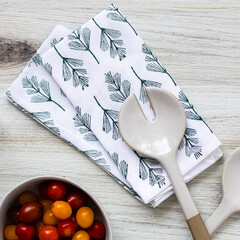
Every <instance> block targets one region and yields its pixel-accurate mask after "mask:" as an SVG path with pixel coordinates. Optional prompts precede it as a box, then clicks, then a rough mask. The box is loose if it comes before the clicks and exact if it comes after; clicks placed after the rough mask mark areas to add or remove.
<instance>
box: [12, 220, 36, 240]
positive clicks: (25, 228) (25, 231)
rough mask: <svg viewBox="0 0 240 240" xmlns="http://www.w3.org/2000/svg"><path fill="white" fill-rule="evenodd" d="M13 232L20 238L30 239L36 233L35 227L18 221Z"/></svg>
mask: <svg viewBox="0 0 240 240" xmlns="http://www.w3.org/2000/svg"><path fill="white" fill-rule="evenodd" d="M15 232H16V234H17V236H18V237H19V239H20V240H32V239H33V238H34V236H35V234H36V230H35V227H34V226H33V225H32V224H25V223H19V224H18V225H17V227H16V231H15Z"/></svg>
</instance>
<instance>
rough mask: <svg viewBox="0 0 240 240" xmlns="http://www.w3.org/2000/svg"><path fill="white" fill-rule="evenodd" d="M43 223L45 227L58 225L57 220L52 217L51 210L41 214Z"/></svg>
mask: <svg viewBox="0 0 240 240" xmlns="http://www.w3.org/2000/svg"><path fill="white" fill-rule="evenodd" d="M43 222H44V224H45V225H51V226H56V225H57V224H58V222H59V220H58V219H57V218H56V217H55V216H54V215H53V213H52V211H51V209H48V210H47V211H46V212H45V213H44V214H43Z"/></svg>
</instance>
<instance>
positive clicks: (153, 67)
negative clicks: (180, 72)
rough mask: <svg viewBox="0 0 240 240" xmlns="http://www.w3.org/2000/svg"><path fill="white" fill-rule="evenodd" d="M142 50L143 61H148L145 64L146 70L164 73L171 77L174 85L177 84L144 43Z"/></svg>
mask: <svg viewBox="0 0 240 240" xmlns="http://www.w3.org/2000/svg"><path fill="white" fill-rule="evenodd" d="M142 52H143V53H145V54H146V56H145V61H146V62H149V63H148V64H147V66H146V69H147V70H148V71H152V72H161V73H166V74H167V75H168V76H169V77H170V78H171V80H172V82H173V83H174V85H175V86H176V85H177V84H176V82H175V81H174V80H173V78H172V77H171V75H170V74H169V73H168V71H167V69H166V68H165V67H163V65H162V64H161V63H160V62H159V61H158V59H157V57H156V56H155V55H154V54H153V52H152V51H151V49H150V48H149V47H148V46H147V44H146V43H144V44H143V45H142Z"/></svg>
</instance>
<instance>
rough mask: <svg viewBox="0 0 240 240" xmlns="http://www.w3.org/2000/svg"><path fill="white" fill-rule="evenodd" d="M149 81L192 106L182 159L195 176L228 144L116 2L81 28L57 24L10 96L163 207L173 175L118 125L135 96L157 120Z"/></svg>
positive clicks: (124, 183)
mask: <svg viewBox="0 0 240 240" xmlns="http://www.w3.org/2000/svg"><path fill="white" fill-rule="evenodd" d="M147 86H155V87H161V88H164V89H166V90H168V91H170V92H172V93H173V94H174V95H175V96H176V97H178V99H179V100H180V101H181V102H182V104H183V106H184V108H185V110H186V115H187V129H186V132H185V135H184V137H183V140H182V142H181V144H180V147H179V150H178V152H177V161H178V164H179V167H180V170H181V172H182V174H183V176H184V180H185V181H186V182H187V181H190V180H191V179H192V178H194V177H195V176H197V175H198V174H199V173H200V172H202V171H203V170H205V169H206V168H207V167H209V166H210V165H212V164H213V163H214V162H215V161H216V160H218V159H219V158H220V157H221V156H222V152H221V150H220V149H219V146H220V142H219V140H218V139H217V138H216V137H215V135H214V134H213V133H212V131H211V129H210V128H209V127H208V126H207V124H206V123H205V122H204V120H203V119H202V118H201V116H200V115H199V114H198V113H197V112H196V110H195V109H194V107H193V105H192V104H191V102H190V101H189V99H188V98H187V97H186V95H185V94H184V93H183V91H182V90H181V89H180V88H179V86H178V85H177V84H176V82H175V81H174V80H173V79H172V77H171V76H170V75H169V73H168V72H167V70H166V69H165V68H164V67H163V66H162V65H161V63H160V62H159V61H158V59H157V58H156V57H155V55H154V54H153V53H152V51H151V49H150V48H149V47H148V46H147V45H146V44H145V43H144V42H143V40H142V39H141V38H140V37H139V36H138V34H137V33H136V31H135V30H134V28H133V27H132V26H131V24H130V23H129V22H128V21H127V19H126V18H125V17H124V16H123V15H122V14H121V12H120V11H119V10H118V8H116V7H115V6H114V5H113V4H112V5H110V7H108V8H107V10H105V11H103V12H102V13H100V14H99V15H97V16H96V17H94V18H92V19H91V20H90V21H89V22H87V23H86V24H85V25H83V26H82V27H81V28H79V29H77V30H75V31H74V32H71V33H70V31H68V30H66V29H65V28H63V27H62V26H57V27H56V29H55V30H54V31H53V33H52V34H51V35H50V36H49V38H48V39H47V40H46V41H45V42H44V44H43V45H42V47H41V48H40V49H39V51H38V52H37V53H36V54H35V55H34V56H33V58H32V59H31V60H30V62H29V63H28V66H26V68H25V69H24V70H23V72H22V73H21V74H20V76H19V77H18V78H17V79H16V80H15V82H14V83H13V84H12V86H11V87H10V89H9V90H8V91H7V93H6V95H7V96H8V98H10V100H11V101H12V102H13V103H15V104H16V105H17V106H18V107H20V108H21V109H24V111H26V112H27V113H28V114H29V115H30V116H32V117H33V118H35V119H36V120H38V121H39V122H41V123H42V124H43V125H44V126H46V127H47V128H48V129H50V130H51V131H53V132H55V133H56V134H57V135H59V136H60V137H61V138H63V139H65V140H66V141H68V142H69V143H70V144H72V145H74V146H75V147H77V148H78V149H79V150H80V151H82V152H83V153H85V154H86V155H87V156H89V157H90V158H91V159H92V160H93V161H94V162H96V163H97V164H98V165H100V166H101V167H102V168H103V169H104V170H106V171H107V172H108V173H109V174H110V175H111V176H113V177H114V178H115V179H116V180H117V181H118V182H119V183H120V184H121V185H122V186H124V188H125V189H127V190H128V191H129V192H131V193H132V194H133V195H134V196H136V197H137V198H138V199H140V200H142V201H143V202H144V203H146V204H150V205H151V206H153V207H155V206H157V205H158V204H160V203H161V202H162V201H163V200H165V199H166V198H167V197H168V196H170V195H171V194H172V193H173V190H172V186H171V183H170V181H169V179H168V177H167V174H166V172H165V171H164V169H163V168H162V167H161V165H159V164H158V163H157V162H156V161H155V160H153V159H148V158H146V157H144V156H141V155H140V154H139V153H137V152H134V151H133V150H132V149H130V148H129V147H128V146H127V145H126V143H125V142H124V141H123V140H122V139H121V137H120V133H119V130H118V122H117V117H118V112H119V110H120V107H121V103H122V102H123V101H124V100H125V99H126V98H127V97H128V96H129V95H130V94H132V93H135V95H136V96H137V98H138V99H139V102H140V104H141V107H142V109H143V111H144V113H145V114H146V117H147V118H148V119H150V120H151V119H153V118H154V114H153V112H152V109H151V108H150V105H149V101H148V98H147V96H146V93H145V90H144V88H145V87H147Z"/></svg>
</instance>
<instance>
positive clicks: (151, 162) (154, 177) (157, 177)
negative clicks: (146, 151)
mask: <svg viewBox="0 0 240 240" xmlns="http://www.w3.org/2000/svg"><path fill="white" fill-rule="evenodd" d="M134 152H135V153H136V155H137V156H138V158H139V178H140V179H142V180H143V181H145V180H146V179H149V184H150V185H151V186H154V185H155V184H158V187H159V188H161V187H162V186H163V185H165V184H166V182H165V180H166V178H165V176H164V175H162V174H163V169H162V168H161V167H159V163H158V162H157V161H156V160H155V159H151V158H147V157H143V156H140V155H139V154H138V153H137V152H136V151H134Z"/></svg>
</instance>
